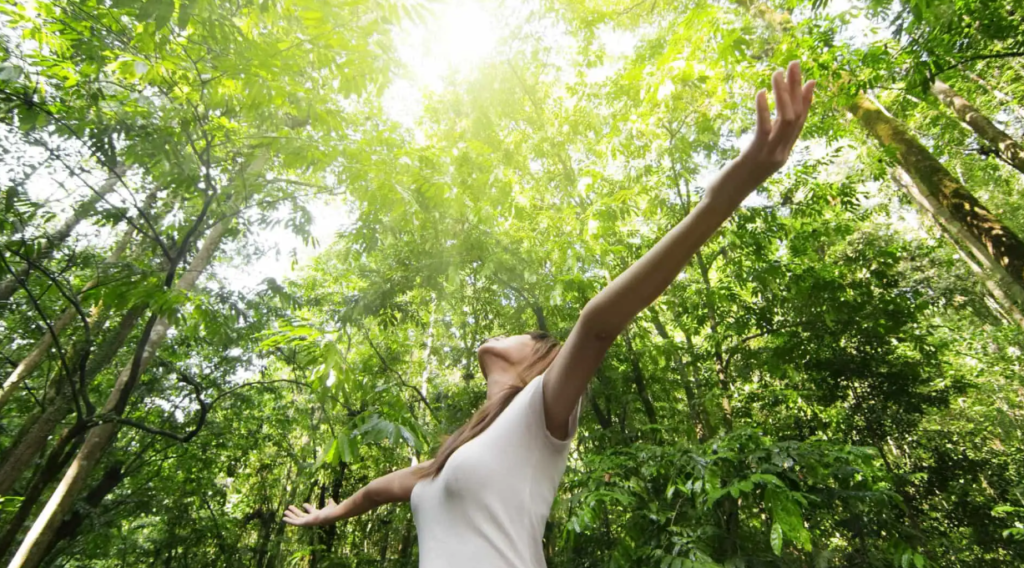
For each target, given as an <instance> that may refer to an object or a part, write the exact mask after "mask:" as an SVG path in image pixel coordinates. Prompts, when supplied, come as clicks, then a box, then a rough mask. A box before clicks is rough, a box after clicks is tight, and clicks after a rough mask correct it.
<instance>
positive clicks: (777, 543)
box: [771, 523, 782, 556]
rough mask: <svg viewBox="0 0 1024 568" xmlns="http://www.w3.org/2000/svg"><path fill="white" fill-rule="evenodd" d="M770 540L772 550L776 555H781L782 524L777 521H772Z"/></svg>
mask: <svg viewBox="0 0 1024 568" xmlns="http://www.w3.org/2000/svg"><path fill="white" fill-rule="evenodd" d="M771 541H772V551H774V552H775V555H776V556H782V525H780V524H779V523H772V534H771Z"/></svg>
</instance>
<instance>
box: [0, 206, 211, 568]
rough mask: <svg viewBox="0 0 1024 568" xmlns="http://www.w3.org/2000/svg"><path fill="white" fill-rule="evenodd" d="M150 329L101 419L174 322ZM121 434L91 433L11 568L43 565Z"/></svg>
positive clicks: (118, 404) (196, 271)
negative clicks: (62, 526) (63, 523)
mask: <svg viewBox="0 0 1024 568" xmlns="http://www.w3.org/2000/svg"><path fill="white" fill-rule="evenodd" d="M230 224H231V218H226V219H224V220H222V221H221V222H219V223H217V224H216V225H214V226H213V227H212V228H211V229H210V232H209V233H207V235H206V239H205V240H204V242H203V245H202V247H201V248H200V250H199V252H198V253H196V255H195V257H194V258H193V259H192V262H191V263H190V264H189V266H188V268H187V270H186V271H185V272H184V274H183V275H182V276H181V278H179V279H178V282H177V284H176V286H175V287H176V288H177V289H179V290H184V291H187V290H191V289H192V287H193V286H194V285H195V283H196V280H198V279H199V276H200V275H201V274H202V272H203V271H204V270H205V269H206V267H207V266H209V264H210V262H211V261H212V260H213V255H214V253H215V252H216V251H217V248H218V247H219V246H220V242H221V240H222V239H223V237H224V234H225V233H226V232H227V229H228V227H229V226H230ZM147 328H149V329H150V333H149V339H148V341H146V344H145V345H144V347H143V351H142V352H141V357H138V367H137V368H136V369H134V372H133V367H134V366H135V363H136V361H135V360H133V362H132V363H131V364H129V365H128V366H126V367H125V368H124V369H122V371H121V374H120V375H119V376H118V378H117V382H116V383H115V384H114V389H113V390H112V391H111V393H110V396H109V397H108V398H107V402H106V404H104V406H103V409H102V410H101V411H100V414H101V415H109V414H115V415H120V414H121V413H123V412H124V405H125V401H126V400H127V397H128V396H130V395H131V391H132V389H134V387H135V384H136V383H137V382H138V379H139V377H140V376H141V374H142V373H143V372H144V371H145V369H146V366H147V365H148V364H149V362H150V361H151V360H152V358H153V356H154V355H155V354H156V351H157V349H158V348H159V347H160V345H161V344H162V343H163V342H164V340H165V339H166V337H167V332H168V330H169V329H170V322H169V321H168V320H167V319H166V318H163V317H158V318H156V319H155V320H154V319H152V318H151V319H150V321H149V322H148V323H147ZM117 431H118V424H117V422H107V423H105V424H101V425H100V426H96V427H94V428H92V429H91V430H89V433H88V434H87V435H86V439H85V442H84V443H83V444H82V449H81V450H80V451H79V452H78V455H77V456H76V457H75V460H74V461H73V462H72V463H71V467H69V468H68V471H67V473H66V474H65V475H64V479H63V480H61V482H60V484H59V485H58V486H57V488H56V489H55V490H54V492H53V495H51V496H50V500H49V501H48V502H47V504H46V506H45V507H44V508H43V510H42V512H41V513H40V514H39V517H38V518H37V519H36V522H35V523H34V524H33V525H32V528H31V529H30V530H29V532H28V534H27V535H26V536H25V540H24V541H23V542H22V544H21V548H19V549H18V552H17V554H15V556H14V559H13V560H12V561H11V564H10V565H9V566H8V568H25V567H29V568H37V567H38V566H39V565H40V563H41V562H42V561H43V555H44V554H45V552H46V550H47V547H48V546H49V544H50V541H51V540H52V539H53V537H54V535H55V533H56V531H57V528H58V526H59V525H60V522H61V521H62V520H63V519H64V516H65V515H67V514H68V511H70V509H71V506H72V505H73V504H74V502H75V499H76V498H77V496H78V493H79V491H81V489H82V486H83V485H84V484H85V482H86V480H87V479H88V477H89V474H90V473H91V472H92V470H93V468H95V467H96V463H97V462H98V461H99V459H100V458H101V457H102V456H103V453H104V452H105V451H106V449H107V447H108V446H109V445H110V443H111V442H112V441H113V439H114V437H115V436H116V435H117Z"/></svg>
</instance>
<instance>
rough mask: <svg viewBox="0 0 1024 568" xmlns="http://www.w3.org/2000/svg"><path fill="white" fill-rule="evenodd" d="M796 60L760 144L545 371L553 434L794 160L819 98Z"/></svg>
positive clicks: (597, 305)
mask: <svg viewBox="0 0 1024 568" xmlns="http://www.w3.org/2000/svg"><path fill="white" fill-rule="evenodd" d="M814 85H815V83H814V81H809V82H807V83H806V84H805V83H803V82H802V77H801V73H800V65H799V63H798V62H795V61H794V62H793V63H790V65H789V69H788V70H787V71H786V72H785V73H784V72H783V71H778V72H776V73H775V74H774V75H773V76H772V90H773V92H774V94H775V110H776V118H775V121H774V122H773V121H772V120H771V115H770V113H769V111H768V98H767V94H766V93H765V91H764V90H762V91H760V92H758V93H757V95H756V96H755V107H756V109H757V127H756V132H755V134H754V141H753V142H752V143H751V144H750V146H749V147H748V148H746V149H745V150H744V151H743V152H742V153H740V156H739V157H738V158H736V159H735V160H734V161H732V162H731V163H729V164H728V165H727V166H726V167H725V168H724V169H723V170H722V171H721V173H720V174H719V175H718V178H717V179H716V180H715V181H714V182H712V183H711V185H710V186H709V187H708V188H707V191H706V192H705V194H704V199H703V200H701V202H700V203H699V204H698V205H697V206H696V207H694V208H693V210H692V211H690V213H689V215H687V216H686V218H685V219H683V221H682V222H681V223H679V224H678V225H676V226H675V228H673V229H672V230H671V231H669V232H668V234H666V235H665V236H664V237H662V239H661V240H660V241H659V242H658V244H656V245H654V247H653V248H651V250H650V251H648V252H647V254H645V255H644V256H643V257H642V258H640V260H638V261H637V262H636V263H635V264H633V265H632V266H630V267H629V268H628V269H626V271H625V272H623V273H622V274H620V275H619V276H618V277H617V278H615V280H613V281H612V282H611V284H609V285H608V286H607V287H606V288H605V289H604V290H601V292H600V293H599V294H597V295H596V296H594V298H593V299H591V300H590V301H589V302H588V303H587V305H586V306H585V307H584V308H583V311H582V313H580V318H579V321H577V322H576V326H575V327H574V328H573V330H572V333H570V334H569V338H568V339H567V340H566V342H565V345H564V346H563V347H562V350H561V351H560V352H559V354H558V356H557V358H556V359H555V361H554V362H552V364H551V367H550V368H549V369H548V371H547V373H546V374H545V380H544V415H545V421H546V423H547V427H548V430H549V431H550V432H551V434H552V435H554V436H556V437H559V438H565V437H566V436H567V435H568V427H569V417H570V415H571V414H572V412H573V409H574V408H575V407H576V404H577V402H578V401H579V398H580V397H581V396H582V395H583V391H584V390H586V388H587V383H589V382H590V379H591V378H592V377H593V376H594V373H595V372H597V367H598V366H599V365H600V364H601V360H602V359H604V355H605V353H606V352H607V351H608V348H609V347H610V346H611V344H612V342H613V341H615V338H616V337H618V335H619V334H620V333H622V331H623V330H624V329H626V326H627V325H629V322H630V321H631V320H632V319H633V318H634V317H636V315H637V314H639V313H640V312H641V311H642V310H643V309H644V308H646V307H647V306H649V305H651V303H653V302H654V300H656V299H657V298H658V296H660V295H661V293H662V292H664V291H665V289H666V288H668V286H669V284H671V283H672V281H673V280H674V279H675V278H676V276H677V275H678V274H679V271H680V270H682V269H683V267H684V266H685V265H686V263H687V262H689V260H690V258H691V257H693V255H694V254H695V253H696V252H697V250H698V249H699V248H700V247H701V245H703V244H704V243H705V241H707V240H708V239H709V238H710V237H711V235H712V234H714V232H715V231H716V230H717V229H718V228H719V227H720V226H722V224H723V223H725V221H726V219H728V218H729V217H730V216H731V215H732V213H733V212H734V211H735V210H736V208H738V207H739V206H740V203H742V202H743V200H744V199H746V197H747V196H748V195H750V193H751V192H752V191H754V189H756V188H757V187H758V186H759V185H761V184H762V183H764V181H765V180H767V179H768V178H769V177H771V176H772V174H774V173H775V172H777V171H778V170H779V169H780V168H781V167H782V166H783V165H784V164H785V163H786V160H787V159H789V153H790V151H791V150H792V149H793V145H794V144H796V140H797V138H799V136H800V131H801V130H802V129H803V125H804V121H805V120H806V119H807V111H808V108H809V107H810V104H811V99H812V98H813V93H814Z"/></svg>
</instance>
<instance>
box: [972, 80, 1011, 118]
mask: <svg viewBox="0 0 1024 568" xmlns="http://www.w3.org/2000/svg"><path fill="white" fill-rule="evenodd" d="M968 74H969V75H970V76H971V79H972V80H973V81H974V82H975V83H977V84H979V85H981V86H982V87H983V88H984V89H985V90H986V91H988V92H989V93H990V94H991V95H992V96H993V97H995V98H996V99H998V100H1000V101H1001V102H1002V103H1003V104H1005V105H1006V106H1007V107H1009V108H1010V109H1011V110H1013V114H1016V115H1017V118H1018V119H1020V120H1024V108H1021V106H1020V105H1018V104H1016V101H1014V100H1013V97H1010V96H1009V95H1007V94H1006V93H1004V92H1002V91H1000V90H999V89H997V88H995V87H993V86H992V85H989V84H988V82H987V81H985V80H984V79H982V78H981V77H979V76H978V75H977V74H975V73H968Z"/></svg>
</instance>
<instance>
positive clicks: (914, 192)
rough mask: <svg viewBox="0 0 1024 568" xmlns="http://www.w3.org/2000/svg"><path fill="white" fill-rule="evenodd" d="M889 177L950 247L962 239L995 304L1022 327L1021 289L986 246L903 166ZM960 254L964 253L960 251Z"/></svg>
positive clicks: (976, 271)
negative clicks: (948, 242) (920, 185)
mask: <svg viewBox="0 0 1024 568" xmlns="http://www.w3.org/2000/svg"><path fill="white" fill-rule="evenodd" d="M891 177H892V180H893V181H894V182H895V183H896V185H897V186H898V187H900V189H902V190H903V191H905V192H906V193H907V194H908V195H910V197H911V198H912V199H913V200H914V202H915V203H917V205H918V206H919V207H920V208H921V209H923V210H924V211H926V212H927V213H928V214H930V215H931V217H932V219H934V220H935V223H936V224H937V225H938V226H939V230H940V231H941V232H942V234H943V235H945V236H946V238H947V239H949V240H950V242H952V243H953V246H955V247H956V248H957V250H960V245H959V244H958V243H959V242H963V243H964V244H965V245H966V246H967V249H968V250H970V251H971V255H972V256H974V258H975V259H977V261H978V262H979V263H980V265H979V264H975V263H974V262H971V260H970V259H969V258H967V257H966V255H964V260H965V261H966V262H967V264H968V266H970V267H971V270H972V271H973V272H974V273H975V274H977V275H978V277H979V278H980V279H981V281H982V283H983V284H984V285H985V287H986V288H987V289H988V291H989V292H990V293H991V294H992V297H993V299H994V300H995V302H996V304H997V305H998V306H999V307H1000V309H1001V310H1002V311H1003V314H1005V316H1006V317H1007V318H1009V319H1010V320H1012V321H1013V322H1014V323H1016V324H1017V325H1018V326H1020V327H1021V328H1022V329H1024V314H1022V313H1021V310H1020V308H1019V307H1018V306H1021V305H1024V289H1022V288H1021V287H1019V286H1016V285H1015V284H1014V282H1013V281H1012V280H1010V278H1009V275H1008V274H1007V273H1006V271H1005V270H1003V269H1002V267H1001V266H1000V265H999V262H998V261H996V259H995V258H993V257H992V254H991V253H989V251H988V249H986V248H985V247H984V245H982V243H981V242H980V241H978V239H976V238H975V237H974V235H972V234H970V233H968V232H967V231H966V230H964V228H963V227H962V226H961V225H960V224H959V223H957V222H956V220H955V219H953V217H952V215H950V213H949V211H948V210H947V209H946V208H945V207H943V206H942V204H941V203H939V200H938V199H936V198H935V196H933V195H931V194H930V193H928V192H927V188H921V187H919V186H918V185H917V184H915V183H914V180H913V179H911V178H910V176H908V175H907V173H906V172H905V171H903V170H902V169H895V170H893V172H892V174H891ZM961 254H963V253H962V252H961Z"/></svg>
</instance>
